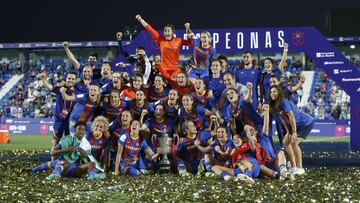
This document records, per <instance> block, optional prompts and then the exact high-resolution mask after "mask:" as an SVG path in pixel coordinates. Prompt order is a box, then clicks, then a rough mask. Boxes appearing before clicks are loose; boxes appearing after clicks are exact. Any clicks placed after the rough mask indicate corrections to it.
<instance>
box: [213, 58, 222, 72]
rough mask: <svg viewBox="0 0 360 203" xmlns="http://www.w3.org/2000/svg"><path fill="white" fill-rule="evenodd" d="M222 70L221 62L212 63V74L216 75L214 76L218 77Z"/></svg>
mask: <svg viewBox="0 0 360 203" xmlns="http://www.w3.org/2000/svg"><path fill="white" fill-rule="evenodd" d="M220 70H221V63H220V61H217V60H216V61H213V62H212V63H211V72H212V73H213V74H214V75H218V74H220Z"/></svg>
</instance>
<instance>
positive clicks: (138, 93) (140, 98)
mask: <svg viewBox="0 0 360 203" xmlns="http://www.w3.org/2000/svg"><path fill="white" fill-rule="evenodd" d="M135 99H136V101H137V102H143V101H145V93H144V92H143V91H141V90H140V91H136V96H135Z"/></svg>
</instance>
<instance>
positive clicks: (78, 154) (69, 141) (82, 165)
mask: <svg viewBox="0 0 360 203" xmlns="http://www.w3.org/2000/svg"><path fill="white" fill-rule="evenodd" d="M85 129H86V124H85V123H84V122H77V123H76V124H75V132H76V133H75V136H70V135H68V136H66V137H64V138H62V139H61V140H60V143H59V144H58V145H56V146H55V148H54V149H53V150H51V152H50V154H51V155H53V156H60V155H61V156H60V158H59V159H58V161H57V163H56V164H55V165H54V169H53V171H52V173H51V174H50V175H49V176H48V177H47V178H46V179H47V180H53V179H56V178H60V177H61V176H64V177H82V176H84V175H86V173H87V174H88V179H103V178H105V174H103V173H96V172H97V169H96V167H95V163H94V162H87V158H89V155H88V154H87V153H86V152H85V151H84V150H83V149H81V148H80V140H81V139H82V138H83V136H84V132H85Z"/></svg>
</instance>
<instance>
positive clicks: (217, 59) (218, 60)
mask: <svg viewBox="0 0 360 203" xmlns="http://www.w3.org/2000/svg"><path fill="white" fill-rule="evenodd" d="M216 61H217V62H219V63H220V64H221V61H220V59H219V57H218V58H216V59H213V60H211V61H210V65H212V64H213V63H214V62H216Z"/></svg>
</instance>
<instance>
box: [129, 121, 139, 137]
mask: <svg viewBox="0 0 360 203" xmlns="http://www.w3.org/2000/svg"><path fill="white" fill-rule="evenodd" d="M130 128H131V133H135V134H139V131H140V122H139V121H137V120H134V121H133V122H132V123H131V126H130Z"/></svg>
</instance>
